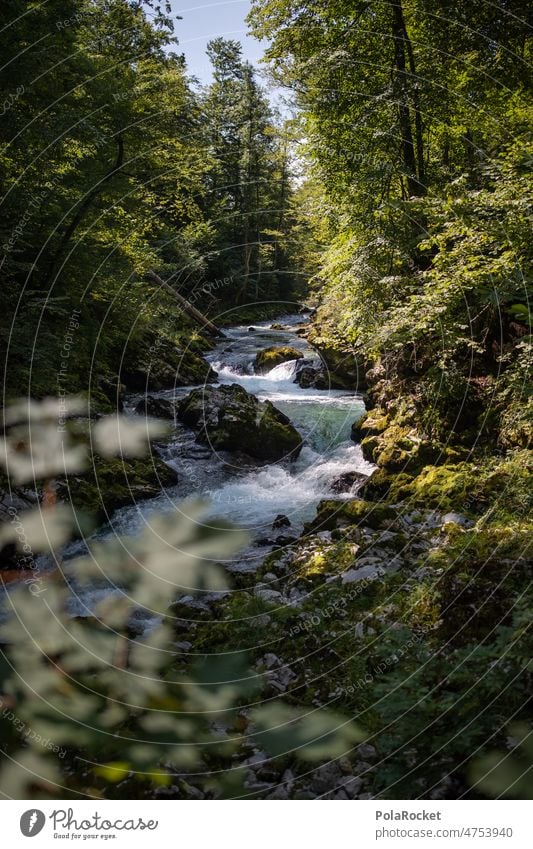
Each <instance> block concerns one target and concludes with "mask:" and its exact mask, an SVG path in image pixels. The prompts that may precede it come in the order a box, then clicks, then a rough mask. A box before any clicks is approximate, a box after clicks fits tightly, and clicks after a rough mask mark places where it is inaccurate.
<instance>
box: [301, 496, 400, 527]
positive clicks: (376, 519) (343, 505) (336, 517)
mask: <svg viewBox="0 0 533 849" xmlns="http://www.w3.org/2000/svg"><path fill="white" fill-rule="evenodd" d="M395 517H396V511H395V510H394V508H393V507H391V506H389V505H387V504H376V503H375V502H371V501H359V500H354V501H321V502H320V504H319V505H318V508H317V515H316V517H315V519H313V521H312V522H310V523H309V524H307V525H306V526H305V529H306V532H307V533H313V532H315V531H331V530H333V529H334V528H337V527H338V526H339V525H341V524H344V525H359V524H361V525H367V526H368V527H370V528H379V527H380V526H381V525H382V523H383V522H386V521H390V520H391V519H394V518H395Z"/></svg>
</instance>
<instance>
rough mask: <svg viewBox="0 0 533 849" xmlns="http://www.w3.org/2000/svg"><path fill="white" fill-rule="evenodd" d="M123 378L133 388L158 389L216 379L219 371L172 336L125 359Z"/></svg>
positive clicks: (138, 390) (130, 388)
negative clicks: (133, 356)
mask: <svg viewBox="0 0 533 849" xmlns="http://www.w3.org/2000/svg"><path fill="white" fill-rule="evenodd" d="M120 379H121V381H122V382H123V383H124V384H125V385H126V387H127V388H128V389H129V390H131V391H134V392H142V391H146V390H148V391H151V392H159V391H160V390H162V389H172V388H173V387H174V386H195V385H197V384H204V383H213V382H214V381H215V380H216V379H217V374H216V372H215V371H213V369H212V368H211V366H210V365H209V363H208V362H206V360H204V359H203V357H201V356H199V354H197V353H195V352H194V351H193V350H192V349H190V348H187V347H185V348H181V347H179V346H178V345H175V344H174V343H172V342H170V341H169V340H165V339H163V340H161V341H160V342H159V344H158V343H157V342H156V343H154V344H153V345H152V346H151V347H150V348H148V349H147V350H144V351H142V352H141V353H140V354H139V356H137V357H135V358H132V359H125V360H124V364H123V367H122V371H121V373H120Z"/></svg>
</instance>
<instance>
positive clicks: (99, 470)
mask: <svg viewBox="0 0 533 849" xmlns="http://www.w3.org/2000/svg"><path fill="white" fill-rule="evenodd" d="M176 480H177V475H176V472H175V471H174V470H173V469H171V468H170V467H169V466H167V465H166V463H164V462H163V461H162V460H161V459H160V458H159V457H157V456H156V455H152V457H149V458H143V459H119V458H112V459H103V458H102V457H98V456H95V457H94V458H93V464H92V467H91V469H90V471H88V472H86V473H85V474H84V475H70V476H69V477H68V478H61V479H59V480H58V482H57V493H58V496H59V498H61V499H62V500H64V501H68V502H71V503H72V504H73V505H74V507H76V508H77V509H80V510H82V511H83V512H84V513H87V514H89V515H91V516H94V517H96V518H97V519H100V520H102V521H103V520H105V519H106V518H108V517H109V515H110V514H111V513H112V511H113V510H116V509H118V508H119V507H125V506H126V505H128V504H135V503H137V502H139V501H143V500H145V499H147V498H154V497H155V496H157V495H159V493H160V492H161V490H162V489H164V488H165V487H168V486H172V485H173V484H175V483H176Z"/></svg>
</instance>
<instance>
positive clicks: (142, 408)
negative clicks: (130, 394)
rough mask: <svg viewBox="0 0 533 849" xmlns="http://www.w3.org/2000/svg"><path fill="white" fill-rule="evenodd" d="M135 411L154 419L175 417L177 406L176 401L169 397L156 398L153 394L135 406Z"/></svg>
mask: <svg viewBox="0 0 533 849" xmlns="http://www.w3.org/2000/svg"><path fill="white" fill-rule="evenodd" d="M135 412H136V413H139V415H144V416H149V417H151V418H154V419H174V418H175V415H176V407H175V404H174V402H173V401H169V400H168V399H167V398H154V396H153V395H146V396H145V397H144V398H142V399H141V400H140V401H139V403H138V404H137V406H136V407H135Z"/></svg>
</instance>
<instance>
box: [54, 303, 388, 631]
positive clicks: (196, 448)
mask: <svg viewBox="0 0 533 849" xmlns="http://www.w3.org/2000/svg"><path fill="white" fill-rule="evenodd" d="M278 323H280V324H281V325H282V326H283V329H273V328H272V326H271V325H270V323H268V322H265V323H262V324H258V325H254V329H253V331H251V330H250V329H249V327H248V326H240V327H233V328H229V329H227V330H226V331H225V333H226V338H225V339H224V340H223V341H221V342H220V343H218V344H217V346H216V347H215V348H214V349H213V350H212V351H211V352H210V354H209V355H208V359H209V361H210V362H211V364H212V366H213V368H214V369H215V371H217V373H218V380H219V383H220V384H226V385H228V384H232V383H238V384H240V385H241V386H243V387H244V388H245V389H246V390H247V391H248V392H251V393H253V394H254V395H256V396H257V397H258V398H259V400H266V399H268V400H270V401H272V403H273V404H274V405H275V406H276V407H278V408H279V409H280V410H281V411H282V412H284V413H285V414H286V415H287V416H288V417H289V418H290V419H291V421H292V423H293V424H294V426H295V427H296V428H297V430H298V431H299V432H300V434H301V435H302V437H303V440H304V447H303V449H302V451H301V453H300V455H299V457H298V459H297V460H295V461H283V462H276V463H266V462H259V461H257V460H252V459H251V458H249V457H247V456H246V455H244V454H243V455H241V454H239V453H238V452H237V453H235V452H231V453H230V452H225V451H223V452H220V453H214V452H212V451H211V450H210V449H209V448H208V447H206V446H203V445H198V444H197V443H196V434H195V433H194V432H193V431H192V430H190V429H188V428H186V427H185V426H182V425H181V424H180V423H175V427H174V432H173V434H172V437H171V439H170V440H169V441H167V442H166V443H165V444H164V445H161V446H158V451H159V452H160V454H161V456H162V458H163V459H164V460H165V462H167V463H168V464H169V465H171V466H172V467H173V468H175V469H176V471H177V473H178V483H177V484H176V485H175V486H173V487H171V488H169V489H166V490H164V491H162V492H161V493H160V495H159V496H157V497H156V498H153V499H150V500H147V501H144V502H140V503H138V504H136V505H133V506H128V507H125V508H122V509H120V510H117V511H116V512H115V513H114V515H113V517H112V519H111V522H110V523H109V524H108V525H106V526H104V527H103V528H101V529H100V530H99V531H98V532H97V534H96V536H98V537H99V538H105V537H108V536H111V535H115V534H118V535H122V534H132V533H136V532H137V531H139V530H140V529H141V528H142V527H143V525H144V524H145V523H147V522H149V521H150V517H151V516H154V515H156V514H160V513H161V512H164V511H166V510H170V509H175V507H176V505H179V506H180V510H181V511H182V512H183V511H184V512H186V510H187V507H186V500H187V499H194V498H198V497H200V498H203V499H206V500H207V502H208V504H207V506H206V510H205V514H204V516H203V520H204V521H205V522H207V523H209V520H210V519H212V518H215V517H220V518H224V519H226V520H229V521H231V522H232V523H234V524H235V525H236V526H238V527H241V528H245V529H247V531H248V534H249V538H250V545H249V546H248V547H247V548H246V549H245V551H244V552H242V554H241V555H240V556H239V557H238V558H237V559H236V560H232V561H231V563H227V564H226V568H227V569H228V571H230V572H251V573H253V572H254V571H255V570H256V569H257V567H258V566H259V565H260V563H261V562H262V560H263V559H264V557H265V556H266V555H267V554H268V553H269V552H270V551H271V550H272V546H273V544H274V541H275V539H276V537H279V535H280V534H282V535H285V536H297V535H299V534H300V533H301V531H302V529H303V525H304V523H305V522H306V521H309V520H310V519H311V518H312V517H313V516H314V515H315V511H316V507H317V504H318V502H319V501H320V500H322V499H324V498H337V499H342V498H350V497H352V495H351V493H345V494H338V493H336V492H335V490H334V489H333V488H332V485H333V484H334V483H335V481H336V480H337V479H338V478H339V476H340V475H342V474H343V473H346V472H352V471H356V472H360V473H362V474H365V475H369V474H370V473H371V472H372V470H373V466H372V465H370V464H369V463H367V462H366V461H365V460H364V458H363V456H362V453H361V449H360V447H359V446H358V445H356V444H355V443H353V442H352V441H351V440H350V430H351V426H352V424H353V422H354V421H356V420H357V419H358V418H359V417H360V416H361V415H362V414H363V412H364V404H363V401H362V399H361V396H360V395H357V394H355V393H351V392H347V391H341V390H331V389H326V390H318V389H303V388H301V387H300V386H299V385H298V384H296V383H295V382H294V378H295V369H296V361H293V362H289V363H284V364H282V365H280V366H277V367H276V368H274V369H272V371H270V372H268V373H267V374H264V375H257V374H255V373H254V368H253V363H254V359H255V356H256V354H257V352H258V351H260V350H261V349H263V348H267V347H270V346H272V345H290V346H291V347H294V348H297V349H298V350H300V351H301V352H302V353H303V355H304V357H305V358H306V359H308V360H309V361H311V363H314V364H317V365H318V364H319V363H320V360H319V357H318V355H317V353H316V351H314V350H313V349H312V348H310V347H309V345H308V344H307V342H306V341H305V339H304V338H302V337H301V336H299V335H298V333H297V330H298V327H299V325H301V324H303V319H302V317H301V316H285V317H283V318H281V319H278ZM278 323H277V324H278ZM191 388H192V387H183V388H179V389H174V390H168V391H164V392H159V393H153V394H154V395H155V396H156V397H161V398H168V399H179V398H181V397H184V396H185V395H187V394H188V393H189V392H190V391H191ZM139 397H140V396H139ZM139 397H132V398H130V399H128V403H127V405H126V410H127V411H129V412H130V413H132V414H133V410H134V408H135V405H136V403H137V402H138V400H139ZM184 499H185V504H184ZM280 514H282V515H284V516H286V517H287V518H288V520H289V521H290V526H287V527H284V528H283V529H282V530H277V531H276V530H273V529H272V523H273V521H274V519H275V518H276V517H277V516H278V515H280ZM85 548H86V546H85V542H82V541H77V542H74V543H72V544H71V545H69V546H68V547H67V548H66V550H65V551H64V555H63V557H64V559H70V558H72V557H75V556H78V555H80V554H81V553H83V551H84V550H85ZM72 589H73V593H72V605H71V610H72V613H73V614H74V615H78V616H79V615H81V616H84V615H89V614H90V613H91V611H92V608H93V606H94V604H95V603H97V602H98V601H99V600H100V599H101V598H102V595H105V594H107V593H109V591H110V589H111V588H109V587H107V588H106V586H105V585H103V586H99V587H93V588H91V589H87V588H81V587H77V588H75V587H74V586H73V587H72ZM112 591H115V592H116V591H117V589H116V587H115V588H113V590H112Z"/></svg>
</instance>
